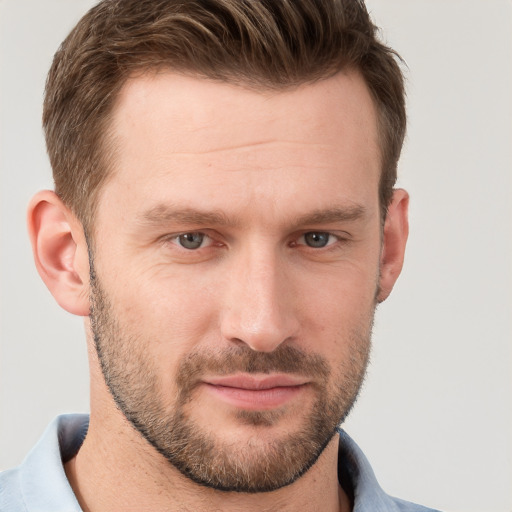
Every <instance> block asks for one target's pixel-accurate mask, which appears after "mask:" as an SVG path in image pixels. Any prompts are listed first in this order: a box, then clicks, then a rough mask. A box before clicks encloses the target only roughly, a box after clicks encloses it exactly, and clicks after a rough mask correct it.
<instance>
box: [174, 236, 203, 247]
mask: <svg viewBox="0 0 512 512" xmlns="http://www.w3.org/2000/svg"><path fill="white" fill-rule="evenodd" d="M204 238H205V235H204V233H184V234H183V235H180V236H179V237H178V241H179V244H180V245H181V246H182V247H184V248H185V249H191V250H193V249H199V247H201V245H202V244H203V241H204Z"/></svg>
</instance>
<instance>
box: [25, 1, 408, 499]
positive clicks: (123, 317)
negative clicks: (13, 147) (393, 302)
mask: <svg viewBox="0 0 512 512" xmlns="http://www.w3.org/2000/svg"><path fill="white" fill-rule="evenodd" d="M44 125H45V130H46V135H47V141H48V150H49V154H50V159H51V161H52V166H53V169H54V173H55V183H56V193H57V195H51V194H49V193H47V195H46V196H44V197H41V196H39V198H38V199H37V200H35V201H34V202H33V204H32V206H31V209H30V212H31V213H30V217H29V218H30V225H31V233H32V238H33V245H34V248H35V254H36V262H37V265H38V268H39V270H40V273H41V275H42V276H43V278H44V279H45V281H46V283H47V285H48V286H49V288H50V289H51V291H52V292H53V294H54V296H55V297H56V298H57V300H58V302H59V303H60V304H61V305H62V306H63V307H65V308H66V309H67V310H69V311H71V312H73V313H75V314H80V315H83V316H87V317H89V318H90V321H89V320H88V321H87V322H86V323H87V328H88V334H89V341H90V346H91V347H93V350H92V352H93V356H92V361H91V365H92V367H93V369H94V368H97V369H99V368H101V372H99V371H98V375H100V376H101V379H102V383H103V384H106V386H105V389H108V399H105V397H103V400H97V402H98V403H100V402H101V403H102V404H103V405H102V407H104V408H105V407H106V409H107V410H106V411H105V410H103V411H102V415H103V416H105V415H106V414H110V415H116V414H121V413H122V416H123V419H126V420H128V422H129V423H130V424H131V426H132V427H134V429H135V431H136V432H137V433H138V435H140V436H142V437H143V438H144V439H145V440H146V441H148V447H149V446H150V447H151V448H150V449H151V450H152V452H151V453H153V452H155V454H157V455H158V456H159V457H161V456H163V457H164V458H165V459H167V460H168V461H169V462H170V463H171V466H172V467H173V468H176V469H177V470H179V471H180V472H181V474H183V475H185V476H187V477H188V478H190V479H192V480H194V481H195V482H197V483H200V484H203V485H207V486H211V487H214V488H216V489H220V490H235V491H245V492H262V491H270V490H274V489H277V488H280V487H282V486H285V485H288V484H290V483H292V482H294V481H295V480H296V479H297V478H299V477H300V476H301V475H302V474H304V473H305V472H306V471H307V470H308V469H309V468H310V467H311V466H312V465H313V464H314V463H315V461H317V459H318V458H319V457H321V455H322V452H323V450H324V449H325V447H326V446H327V445H328V444H329V443H330V442H331V440H332V438H333V435H334V432H335V429H336V428H337V426H338V425H339V424H340V422H342V421H343V419H344V417H345V416H346V414H348V411H349V410H350V408H351V407H352V405H353V403H354V401H355V399H356V396H357V393H358V390H359V389H360V386H361V383H362V381H363V377H364V373H365V369H366V365H367V361H368V354H369V347H370V335H371V328H372V322H373V315H374V310H375V306H376V303H377V302H378V301H381V300H384V299H385V298H386V297H387V295H388V294H389V292H390V291H391V288H392V286H393V284H394V282H395V280H396V278H397V276H398V274H399V272H400V269H401V265H402V259H403V251H404V247H405V240H406V237H407V219H406V209H407V195H406V194H405V192H403V191H393V184H394V182H395V177H396V165H397V160H398V156H399V153H400V147H401V143H402V139H403V134H404V129H405V114H404V101H403V84H402V77H401V74H400V71H399V68H398V66H397V64H396V62H395V59H394V54H393V52H392V51H391V50H389V49H388V48H386V47H385V46H383V45H382V44H381V43H379V42H378V41H377V40H376V39H375V27H374V26H373V24H372V23H371V21H370V19H369V17H368V14H367V12H366V10H365V8H364V6H363V5H362V4H360V3H359V2H355V1H353V0H350V1H347V2H343V1H340V2H337V1H334V0H333V1H332V2H331V1H329V2H328V1H323V2H314V1H305V0H304V1H297V2H293V3H291V2H285V1H283V2H276V1H274V0H272V1H268V2H263V1H262V2H253V1H247V2H244V1H239V0H233V1H228V0H218V1H212V2H194V1H186V2H177V1H168V0H167V1H164V0H159V1H140V0H138V1H135V0H133V1H105V2H102V3H100V4H99V5H98V6H97V7H95V8H93V9H92V10H91V11H90V12H89V13H88V14H87V15H86V16H85V17H84V18H83V19H82V20H81V21H80V22H79V24H78V25H77V27H76V28H75V29H74V30H73V32H72V33H71V34H70V36H68V38H67V39H66V41H65V42H64V43H63V46H62V47H61V48H60V50H59V52H58V53H57V55H56V57H55V61H54V64H53V66H52V69H51V71H50V75H49V78H48V83H47V93H46V99H45V112H44ZM92 373H93V375H94V371H93V372H92ZM100 388H101V386H96V389H100ZM93 389H94V386H93ZM99 393H100V391H98V393H97V394H99ZM92 400H93V404H92V407H93V410H92V412H93V416H94V401H95V393H92ZM109 400H110V402H109ZM105 403H107V404H110V405H107V406H105ZM119 411H121V412H119ZM148 449H149V448H148ZM283 468H286V470H284V469H283Z"/></svg>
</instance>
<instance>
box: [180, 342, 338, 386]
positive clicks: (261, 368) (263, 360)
mask: <svg viewBox="0 0 512 512" xmlns="http://www.w3.org/2000/svg"><path fill="white" fill-rule="evenodd" d="M237 372H242V373H263V374H270V373H292V374H296V375H301V376H305V377H314V378H315V379H318V380H320V381H326V380H327V379H328V377H329V375H330V373H331V370H330V366H329V364H328V363H327V360H326V359H325V358H324V357H322V356H320V355H318V354H308V353H306V352H304V351H303V350H301V349H299V348H297V347H293V346H290V345H281V346H279V347H278V348H277V349H276V350H274V351H273V352H256V351H254V350H252V349H251V348H249V347H248V346H247V345H239V346H235V347H230V348H228V349H226V350H224V351H222V352H210V351H209V352H204V351H202V352H193V353H191V354H189V355H188V356H186V357H185V359H183V360H182V361H181V363H180V365H179V368H178V373H177V378H176V382H177V384H178V387H179V389H181V390H182V391H185V392H187V391H189V390H190V389H192V388H193V387H194V386H195V385H196V384H198V383H199V382H200V381H201V378H202V377H203V376H204V375H205V374H209V375H216V376H224V375H231V374H233V373H237Z"/></svg>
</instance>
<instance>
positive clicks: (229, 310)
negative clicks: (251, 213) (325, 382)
mask: <svg viewBox="0 0 512 512" xmlns="http://www.w3.org/2000/svg"><path fill="white" fill-rule="evenodd" d="M231 263H232V264H231V267H230V269H229V272H230V275H229V279H228V286H227V288H226V289H225V300H224V308H223V311H222V318H221V331H222V336H223V338H224V339H225V340H227V341H229V342H231V343H236V344H240V343H243V344H246V345H248V346H249V347H250V348H251V349H252V350H255V351H258V352H272V351H273V350H275V349H276V348H277V347H278V346H279V345H281V344H282V343H284V342H285V341H287V340H291V339H294V338H295V337H296V336H297V334H298V330H299V320H298V318H297V312H296V308H295V304H296V300H295V298H294V291H293V286H291V282H290V279H289V277H287V276H288V275H289V274H290V272H287V268H286V262H285V261H283V259H282V258H279V255H278V254H275V253H274V251H272V250H264V249H262V248H261V247H258V248H255V249H254V250H247V251H245V253H244V254H243V255H240V256H239V257H237V258H236V261H235V262H233V261H232V262H231Z"/></svg>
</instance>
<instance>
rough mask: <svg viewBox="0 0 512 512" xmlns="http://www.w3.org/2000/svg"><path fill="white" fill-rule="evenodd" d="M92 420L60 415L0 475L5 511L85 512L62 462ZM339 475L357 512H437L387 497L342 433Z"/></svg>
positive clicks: (77, 445)
mask: <svg viewBox="0 0 512 512" xmlns="http://www.w3.org/2000/svg"><path fill="white" fill-rule="evenodd" d="M88 426H89V416H88V415H86V414H69V415H62V416H58V417H57V418H56V419H55V420H54V421H53V422H52V423H51V424H50V425H49V426H48V428H47V429H46V431H45V432H44V434H43V436H42V438H41V439H40V440H39V442H38V443H37V444H36V446H35V447H34V448H33V449H32V451H31V452H30V453H29V454H28V455H27V457H26V458H25V460H24V461H23V462H22V463H21V465H20V466H18V467H16V468H14V469H10V470H8V471H4V472H2V473H0V511H1V512H82V510H81V508H80V505H79V504H78V501H77V499H76V497H75V495H74V493H73V489H72V488H71V486H70V485H69V482H68V480H67V478H66V473H65V471H64V463H65V462H67V461H68V460H70V459H71V458H73V457H74V456H75V455H76V453H77V452H78V450H79V449H80V446H81V445H82V442H83V440H84V439H85V435H86V434H87V428H88ZM339 436H340V443H339V456H338V477H339V480H340V484H341V485H342V486H343V488H344V489H345V491H346V492H347V494H348V495H349V497H350V498H351V499H352V502H353V503H354V508H353V512H435V511H433V510H432V509H428V508H425V507H423V506H421V505H416V504H413V503H410V502H407V501H403V500H400V499H397V498H393V497H391V496H388V495H387V494H386V493H385V492H384V491H383V490H382V489H381V487H380V486H379V484H378V482H377V480H376V478H375V475H374V473H373V470H372V468H371V466H370V463H369V462H368V460H367V459H366V457H365V456H364V454H363V452H362V451H361V450H360V448H359V447H358V446H357V445H356V443H355V442H354V441H353V440H352V439H351V438H350V437H349V435H348V434H347V433H346V432H344V431H343V430H340V431H339Z"/></svg>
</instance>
